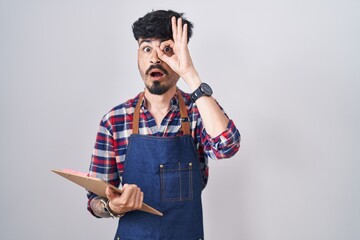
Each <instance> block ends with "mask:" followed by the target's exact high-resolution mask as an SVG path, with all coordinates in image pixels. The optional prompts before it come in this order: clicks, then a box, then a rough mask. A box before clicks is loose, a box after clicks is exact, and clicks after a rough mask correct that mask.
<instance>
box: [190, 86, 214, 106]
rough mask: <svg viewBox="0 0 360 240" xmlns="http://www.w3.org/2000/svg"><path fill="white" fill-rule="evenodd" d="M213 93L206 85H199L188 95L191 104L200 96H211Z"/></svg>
mask: <svg viewBox="0 0 360 240" xmlns="http://www.w3.org/2000/svg"><path fill="white" fill-rule="evenodd" d="M212 93H213V91H212V89H211V87H210V86H209V85H208V84H206V83H201V84H200V86H199V87H198V88H197V89H196V90H195V91H194V92H193V93H192V94H191V95H190V96H191V99H192V101H193V102H195V101H196V100H198V99H199V98H200V97H202V96H211V95H212Z"/></svg>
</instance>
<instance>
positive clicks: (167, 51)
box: [163, 46, 172, 53]
mask: <svg viewBox="0 0 360 240" xmlns="http://www.w3.org/2000/svg"><path fill="white" fill-rule="evenodd" d="M163 51H164V53H171V52H172V48H171V47H170V46H165V47H164V50H163Z"/></svg>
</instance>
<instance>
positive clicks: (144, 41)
mask: <svg viewBox="0 0 360 240" xmlns="http://www.w3.org/2000/svg"><path fill="white" fill-rule="evenodd" d="M167 40H169V39H162V40H160V43H162V42H165V41H167ZM152 41H153V40H151V39H148V38H145V39H142V40H141V41H140V42H139V46H140V45H141V44H143V43H151V42H152Z"/></svg>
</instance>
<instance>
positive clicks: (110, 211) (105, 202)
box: [101, 199, 125, 218]
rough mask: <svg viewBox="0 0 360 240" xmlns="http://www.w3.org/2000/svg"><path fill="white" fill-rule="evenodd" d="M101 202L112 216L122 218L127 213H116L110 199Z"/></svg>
mask: <svg viewBox="0 0 360 240" xmlns="http://www.w3.org/2000/svg"><path fill="white" fill-rule="evenodd" d="M101 202H102V203H103V207H104V210H105V211H106V212H107V213H108V214H109V215H110V216H111V217H112V218H120V217H122V216H124V215H125V213H116V212H115V211H114V210H112V209H111V207H110V204H111V202H110V200H108V199H106V200H104V199H102V200H101Z"/></svg>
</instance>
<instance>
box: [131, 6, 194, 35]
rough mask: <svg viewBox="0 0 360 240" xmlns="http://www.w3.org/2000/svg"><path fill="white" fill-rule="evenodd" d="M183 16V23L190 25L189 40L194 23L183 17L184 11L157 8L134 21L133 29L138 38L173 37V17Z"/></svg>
mask: <svg viewBox="0 0 360 240" xmlns="http://www.w3.org/2000/svg"><path fill="white" fill-rule="evenodd" d="M173 16H175V17H176V19H178V18H180V17H181V18H182V23H183V25H184V24H185V23H186V24H187V25H188V41H189V39H190V38H191V36H192V28H193V24H192V23H191V22H189V21H188V20H186V19H185V18H183V13H178V12H175V11H172V10H168V11H166V10H157V11H154V10H153V11H152V12H149V13H147V14H145V16H144V17H142V18H139V19H138V20H137V21H136V22H134V24H133V26H132V30H133V33H134V37H135V39H136V40H139V38H158V39H163V40H168V39H172V29H171V18H172V17H173Z"/></svg>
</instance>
